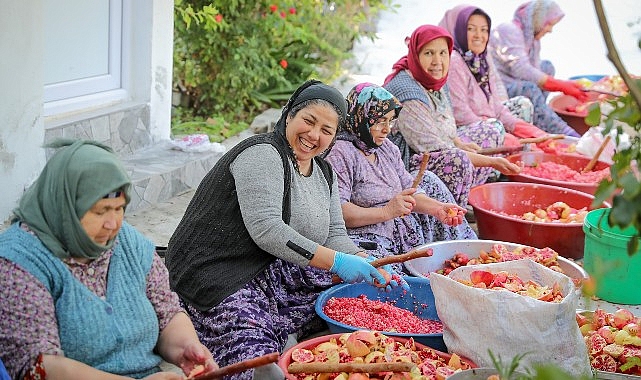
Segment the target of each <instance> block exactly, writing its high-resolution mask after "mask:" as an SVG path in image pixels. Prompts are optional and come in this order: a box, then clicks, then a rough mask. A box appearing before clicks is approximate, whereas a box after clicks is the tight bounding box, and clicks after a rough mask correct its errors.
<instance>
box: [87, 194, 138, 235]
mask: <svg viewBox="0 0 641 380" xmlns="http://www.w3.org/2000/svg"><path fill="white" fill-rule="evenodd" d="M126 204H127V201H126V199H125V194H124V193H122V192H121V194H120V196H119V197H118V198H103V199H101V200H99V201H98V202H96V203H94V205H93V206H92V207H91V208H90V209H89V211H87V212H86V213H85V215H83V216H82V218H81V219H80V224H81V225H82V227H83V228H84V230H85V232H86V233H87V235H88V236H89V237H90V238H91V240H93V241H94V242H95V243H96V244H99V245H107V243H108V242H109V241H110V240H111V239H113V238H115V237H116V235H117V234H118V231H119V230H120V227H121V226H122V221H123V219H124V216H125V205H126Z"/></svg>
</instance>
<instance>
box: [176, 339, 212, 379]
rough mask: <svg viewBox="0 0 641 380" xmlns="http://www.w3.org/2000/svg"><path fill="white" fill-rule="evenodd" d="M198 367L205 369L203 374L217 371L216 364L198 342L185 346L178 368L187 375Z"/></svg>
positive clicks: (205, 348)
mask: <svg viewBox="0 0 641 380" xmlns="http://www.w3.org/2000/svg"><path fill="white" fill-rule="evenodd" d="M198 365H203V366H204V367H205V368H204V371H203V372H204V373H207V372H210V371H213V370H215V369H218V364H216V362H215V361H214V357H213V356H212V355H211V352H209V350H208V349H207V347H205V346H204V345H203V344H202V343H200V342H197V341H193V342H191V343H189V344H187V345H186V346H185V348H184V350H183V353H182V359H179V361H178V366H179V367H180V369H182V370H183V372H184V373H185V374H189V373H190V372H191V371H193V369H194V368H195V367H196V366H198Z"/></svg>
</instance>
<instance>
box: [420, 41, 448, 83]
mask: <svg viewBox="0 0 641 380" xmlns="http://www.w3.org/2000/svg"><path fill="white" fill-rule="evenodd" d="M418 59H419V62H420V64H421V67H422V68H423V70H425V72H426V73H428V74H429V75H431V76H432V77H433V78H434V79H441V78H444V77H445V76H446V75H447V71H448V70H449V68H450V51H449V48H448V46H447V40H446V39H445V38H443V37H440V38H437V39H435V40H432V41H430V42H428V43H426V44H425V45H423V47H421V50H420V51H419V53H418Z"/></svg>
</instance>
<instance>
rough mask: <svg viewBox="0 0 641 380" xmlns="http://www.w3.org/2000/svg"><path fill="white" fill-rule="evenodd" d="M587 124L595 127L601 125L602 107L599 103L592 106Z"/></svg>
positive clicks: (586, 118)
mask: <svg viewBox="0 0 641 380" xmlns="http://www.w3.org/2000/svg"><path fill="white" fill-rule="evenodd" d="M585 123H586V124H587V125H590V126H593V127H594V126H597V125H599V124H601V107H600V106H599V103H598V102H596V103H592V104H590V107H589V108H588V116H586V117H585Z"/></svg>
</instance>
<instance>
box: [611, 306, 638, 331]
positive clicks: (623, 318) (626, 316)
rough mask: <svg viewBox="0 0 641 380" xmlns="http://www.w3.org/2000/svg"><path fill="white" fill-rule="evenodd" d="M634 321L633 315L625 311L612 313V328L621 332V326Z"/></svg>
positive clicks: (620, 310)
mask: <svg viewBox="0 0 641 380" xmlns="http://www.w3.org/2000/svg"><path fill="white" fill-rule="evenodd" d="M633 320H634V314H632V312H631V311H630V310H627V309H618V310H617V311H615V312H614V327H616V328H617V329H619V330H621V329H623V326H625V325H627V324H628V323H630V322H632V321H633Z"/></svg>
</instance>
